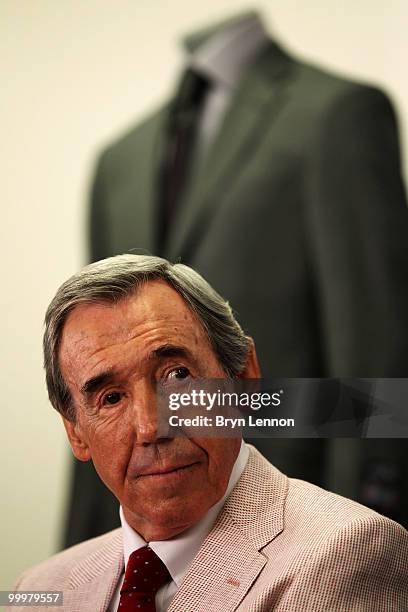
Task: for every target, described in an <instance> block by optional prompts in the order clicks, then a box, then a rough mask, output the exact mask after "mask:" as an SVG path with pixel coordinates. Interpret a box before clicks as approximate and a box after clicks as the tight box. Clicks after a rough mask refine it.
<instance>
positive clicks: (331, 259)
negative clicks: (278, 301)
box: [305, 85, 408, 377]
mask: <svg viewBox="0 0 408 612" xmlns="http://www.w3.org/2000/svg"><path fill="white" fill-rule="evenodd" d="M329 106H330V107H329V108H328V110H326V112H325V113H323V115H322V117H321V119H320V120H319V128H318V130H317V131H316V132H315V134H314V136H313V142H312V144H311V151H310V155H309V156H308V159H309V160H310V161H309V162H308V163H309V167H308V168H307V172H306V173H305V176H306V177H307V178H306V185H305V193H306V194H307V196H306V197H307V198H308V203H307V206H306V210H307V213H306V214H307V229H308V232H307V236H308V241H309V245H310V253H311V260H312V265H311V269H312V271H313V272H312V273H313V275H314V282H315V290H316V297H317V304H318V311H319V321H320V325H321V337H322V344H323V347H322V348H323V353H324V356H325V363H327V364H328V365H327V372H326V375H329V376H359V377H381V376H395V377H397V376H407V375H408V374H407V372H408V283H407V278H408V209H407V206H406V196H405V192H404V186H403V181H402V177H401V170H400V164H401V160H400V153H399V144H398V131H397V124H396V120H395V115H394V112H393V109H392V106H391V104H390V102H389V100H388V98H387V97H386V96H385V95H384V94H383V93H381V92H380V91H379V90H376V89H371V88H368V87H363V86H360V85H349V86H347V88H346V89H345V90H343V92H342V94H341V95H338V96H337V98H336V99H335V101H334V102H333V103H331V104H330V105H329Z"/></svg>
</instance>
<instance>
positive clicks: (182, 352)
mask: <svg viewBox="0 0 408 612" xmlns="http://www.w3.org/2000/svg"><path fill="white" fill-rule="evenodd" d="M166 357H184V358H190V359H191V357H192V355H191V353H190V351H189V350H188V349H186V348H184V347H183V346H177V345H176V344H164V345H163V346H159V347H158V348H157V349H155V350H154V351H153V352H152V354H151V357H150V358H153V359H154V358H159V359H163V358H166Z"/></svg>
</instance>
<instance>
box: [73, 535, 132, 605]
mask: <svg viewBox="0 0 408 612" xmlns="http://www.w3.org/2000/svg"><path fill="white" fill-rule="evenodd" d="M122 571H123V540H122V530H121V529H116V530H115V531H114V532H112V538H111V539H110V540H109V541H108V543H107V544H105V545H104V546H103V547H102V548H100V549H98V550H97V551H96V552H94V553H93V554H91V555H89V556H88V557H86V558H85V559H83V560H82V561H81V562H80V563H78V564H77V565H76V566H75V567H74V568H73V570H72V572H71V576H70V584H71V590H69V591H64V609H67V610H81V612H95V610H98V612H106V610H107V609H108V606H109V604H110V602H111V599H112V597H113V594H114V592H115V588H116V585H117V583H118V580H119V578H120V576H121V573H122Z"/></svg>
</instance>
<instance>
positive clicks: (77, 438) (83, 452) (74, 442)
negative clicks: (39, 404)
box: [62, 416, 91, 461]
mask: <svg viewBox="0 0 408 612" xmlns="http://www.w3.org/2000/svg"><path fill="white" fill-rule="evenodd" d="M62 421H63V423H64V427H65V431H66V432H67V436H68V440H69V443H70V445H71V448H72V452H73V453H74V455H75V457H76V458H77V459H79V460H80V461H89V459H90V458H91V453H90V450H89V448H88V445H87V444H86V442H85V440H84V439H83V436H82V434H81V428H80V426H79V424H78V423H73V422H72V421H70V420H68V419H67V418H65V417H64V416H63V417H62Z"/></svg>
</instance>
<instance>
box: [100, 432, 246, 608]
mask: <svg viewBox="0 0 408 612" xmlns="http://www.w3.org/2000/svg"><path fill="white" fill-rule="evenodd" d="M248 455H249V449H248V447H247V445H246V444H245V442H244V441H242V442H241V448H240V451H239V454H238V457H237V458H236V460H235V463H234V466H233V468H232V471H231V475H230V479H229V482H228V486H227V489H226V491H225V493H224V496H223V497H222V498H221V499H220V501H218V502H217V503H216V504H215V505H214V506H212V508H210V509H209V510H208V511H207V513H206V514H205V515H204V516H203V518H202V519H201V520H200V521H199V522H198V523H196V525H193V527H190V529H187V530H186V531H183V532H182V533H180V534H179V535H178V536H176V537H174V538H171V539H169V540H160V541H157V542H149V543H148V542H146V541H145V540H144V539H143V538H142V537H141V536H140V535H139V534H138V533H137V532H136V531H134V530H133V529H132V527H130V525H129V524H128V523H127V521H126V519H125V517H124V514H123V510H122V507H121V508H120V511H119V513H120V521H121V523H122V530H123V558H124V568H125V567H126V565H127V562H128V560H129V557H130V555H131V554H132V552H133V551H134V550H137V549H138V548H141V547H142V546H146V545H147V544H149V546H150V548H151V549H152V550H153V551H154V552H155V553H156V555H157V556H158V557H160V559H161V560H162V561H163V563H164V564H165V566H166V567H167V569H168V571H169V574H170V576H171V578H172V579H171V581H170V582H168V583H166V584H165V585H164V586H163V587H161V588H160V589H159V590H158V591H157V593H156V598H155V603H156V610H157V612H165V611H166V610H167V609H168V607H169V605H170V603H171V600H172V599H173V597H174V596H175V594H176V592H177V590H178V589H179V588H180V585H181V582H182V580H183V578H184V576H185V575H186V573H187V571H188V569H189V567H190V565H191V564H192V562H193V559H194V557H195V556H196V555H197V553H198V551H199V549H200V547H201V545H202V543H203V542H204V540H205V538H206V537H207V535H208V534H209V533H210V531H211V529H212V527H213V525H214V523H215V520H216V518H217V516H218V514H219V513H220V511H221V509H222V508H223V506H224V504H225V500H226V499H227V497H228V495H229V494H230V493H231V491H232V489H233V488H234V487H235V485H236V484H237V482H238V480H239V478H240V476H241V474H242V472H243V470H244V468H245V466H246V463H247V460H248ZM124 577H125V572H124V571H123V573H122V576H121V578H120V580H119V582H118V586H117V587H116V590H115V593H114V595H113V597H112V600H111V603H110V605H109V608H108V612H116V611H117V609H118V606H119V600H120V589H121V586H122V582H123V579H124Z"/></svg>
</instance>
